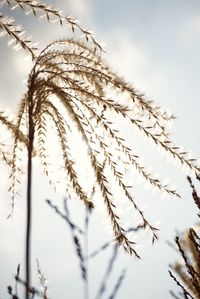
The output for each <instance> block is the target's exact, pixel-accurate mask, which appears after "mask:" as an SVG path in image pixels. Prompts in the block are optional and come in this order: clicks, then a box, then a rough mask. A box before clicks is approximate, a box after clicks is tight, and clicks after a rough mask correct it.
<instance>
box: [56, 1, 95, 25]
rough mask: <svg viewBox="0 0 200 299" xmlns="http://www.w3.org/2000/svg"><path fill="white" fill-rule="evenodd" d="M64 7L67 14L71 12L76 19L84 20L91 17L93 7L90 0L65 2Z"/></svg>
mask: <svg viewBox="0 0 200 299" xmlns="http://www.w3.org/2000/svg"><path fill="white" fill-rule="evenodd" d="M62 7H63V9H64V11H65V12H66V13H68V12H70V13H72V14H73V16H74V17H76V16H77V17H79V18H81V19H82V20H84V19H87V18H88V17H89V16H90V15H91V5H90V3H89V1H88V0H68V1H63V3H62Z"/></svg>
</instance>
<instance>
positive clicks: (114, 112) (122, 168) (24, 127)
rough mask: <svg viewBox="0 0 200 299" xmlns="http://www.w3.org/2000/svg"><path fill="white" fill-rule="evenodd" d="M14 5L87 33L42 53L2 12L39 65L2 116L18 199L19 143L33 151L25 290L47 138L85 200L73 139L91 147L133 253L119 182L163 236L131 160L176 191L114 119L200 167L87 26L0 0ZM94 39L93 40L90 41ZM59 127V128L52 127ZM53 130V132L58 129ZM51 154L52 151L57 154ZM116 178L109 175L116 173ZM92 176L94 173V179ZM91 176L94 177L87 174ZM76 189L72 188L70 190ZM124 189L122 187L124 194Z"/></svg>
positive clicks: (121, 237) (3, 23)
mask: <svg viewBox="0 0 200 299" xmlns="http://www.w3.org/2000/svg"><path fill="white" fill-rule="evenodd" d="M1 3H4V4H5V5H9V6H10V7H12V8H20V9H22V10H23V11H25V12H27V11H30V12H32V13H33V15H34V16H37V15H40V14H44V15H45V16H46V18H47V20H52V19H53V20H58V21H59V23H60V24H61V25H64V24H68V25H69V26H70V28H71V29H72V32H74V30H75V29H77V31H79V33H81V34H83V35H84V38H83V40H82V39H81V37H79V36H78V38H76V39H63V40H58V41H55V42H52V43H51V44H49V45H48V46H47V47H46V48H45V49H44V50H43V51H41V52H40V54H38V51H37V48H36V47H35V46H34V45H33V43H32V40H31V39H30V38H28V37H26V36H25V34H24V31H23V29H22V28H21V26H18V25H17V23H16V22H15V21H14V20H12V19H10V18H9V17H6V16H3V15H2V14H1V15H0V32H1V35H4V34H5V35H7V36H8V37H9V38H10V39H11V41H14V43H16V45H17V47H22V48H23V49H25V50H28V51H29V52H30V53H31V55H32V59H33V64H34V65H33V68H32V71H31V73H30V75H29V79H28V83H27V92H26V94H25V95H24V97H23V98H22V100H21V101H20V103H19V110H18V113H17V119H16V122H14V124H9V125H7V124H6V118H4V117H3V118H1V119H0V121H1V124H3V125H5V126H7V128H8V129H10V130H11V131H12V134H13V139H14V146H13V151H12V155H11V158H10V157H9V158H8V155H7V154H5V153H4V152H5V151H4V147H3V145H2V146H1V147H2V148H3V149H2V150H1V152H0V154H1V157H2V158H3V159H4V161H6V163H7V164H8V165H9V166H10V168H11V179H12V184H11V187H10V190H11V192H12V207H13V208H14V201H15V197H16V195H17V187H16V186H17V183H18V182H19V181H20V176H21V173H22V168H21V166H20V163H19V162H20V154H19V152H21V150H24V149H26V150H27V151H28V161H27V182H28V183H27V233H26V273H27V274H26V276H27V277H26V285H27V287H26V289H27V291H26V292H27V294H26V298H27V299H28V289H29V285H30V277H29V276H30V236H31V233H30V232H31V215H32V210H31V201H32V200H31V189H32V158H33V156H38V157H39V158H40V160H41V162H42V165H43V168H44V171H45V173H46V174H47V175H48V176H49V178H50V181H51V182H53V183H55V182H54V181H53V180H52V178H51V177H50V171H49V168H50V164H51V161H50V163H49V161H48V155H49V149H48V142H47V140H48V138H49V136H50V137H51V141H52V142H53V143H54V144H57V145H58V147H59V153H60V159H59V160H58V161H57V164H58V168H60V169H61V170H62V173H63V175H64V176H65V185H66V186H67V187H66V192H67V193H70V192H74V193H75V194H76V196H77V197H78V198H80V199H81V200H82V201H83V202H84V203H85V205H86V207H87V208H89V209H91V208H92V207H93V206H94V202H93V201H92V199H91V198H90V194H91V190H87V188H86V187H85V185H84V184H83V182H82V181H81V179H80V171H79V170H78V168H80V167H79V165H77V160H76V157H75V155H74V152H73V148H72V146H71V138H72V136H73V137H74V135H76V136H77V139H78V138H79V140H82V144H83V147H85V148H87V152H88V158H89V163H88V164H89V166H90V172H89V173H88V174H89V175H90V177H91V180H93V185H96V186H97V187H96V188H97V189H98V192H99V194H101V198H102V200H103V202H104V206H105V208H106V210H107V214H108V216H109V218H110V223H111V225H112V229H113V233H114V236H115V239H116V240H117V241H118V243H119V244H121V245H122V246H123V248H124V249H125V251H127V252H128V253H130V254H135V255H136V256H137V257H139V255H138V253H137V251H136V250H135V246H134V245H135V243H134V242H133V241H131V240H129V238H128V236H127V231H126V229H125V228H124V227H123V225H122V224H121V221H120V218H119V215H118V213H117V211H116V210H117V207H116V206H117V203H116V200H115V195H114V189H115V186H114V185H117V186H118V188H119V190H120V192H121V194H123V197H124V199H125V200H127V201H129V202H130V203H131V204H132V205H133V208H134V209H135V210H136V211H138V212H139V215H140V218H141V224H140V227H141V228H146V227H148V228H149V229H150V231H151V232H152V241H154V240H155V239H157V228H156V227H154V226H153V225H152V224H150V223H149V221H148V220H147V219H146V217H145V215H144V212H143V211H142V210H141V208H140V207H139V206H138V204H137V202H136V200H135V198H134V196H133V192H132V187H134V186H129V185H128V184H127V183H126V179H125V174H126V171H127V170H132V169H133V168H134V169H136V170H137V171H138V174H139V175H141V177H143V178H144V179H145V180H146V181H147V182H148V183H149V184H150V185H152V186H153V187H155V188H157V189H159V190H161V191H163V192H166V193H167V194H169V195H172V196H178V197H179V194H178V192H177V191H176V190H175V189H173V188H170V187H169V186H167V185H166V184H163V183H162V182H161V181H160V180H159V179H158V178H157V177H155V176H154V175H152V174H151V173H149V172H148V171H147V170H146V169H145V167H144V166H143V165H142V164H141V162H140V159H139V156H138V154H137V153H135V152H134V151H133V149H132V148H129V147H128V146H127V144H126V140H125V139H126V136H124V134H123V132H122V131H120V130H119V129H118V128H117V125H116V124H119V123H121V122H123V121H125V122H126V123H129V125H130V126H132V127H136V128H138V129H139V130H140V131H141V132H143V134H144V136H145V137H146V138H148V139H150V140H152V141H153V142H154V143H155V144H156V145H157V147H158V148H162V149H164V150H165V151H166V152H167V153H169V154H170V155H171V156H172V157H173V158H174V159H176V160H178V161H179V162H180V163H181V164H182V165H184V166H186V167H188V168H189V169H191V170H192V171H193V172H194V173H196V174H199V170H200V169H199V167H198V166H197V165H196V162H195V160H194V159H191V158H190V157H189V156H188V155H187V153H186V152H185V151H182V150H181V149H180V148H179V147H177V146H175V145H173V143H172V142H171V140H170V139H169V135H168V130H167V126H168V122H170V121H172V120H173V119H174V116H173V115H169V114H168V113H166V112H163V111H162V110H161V109H160V108H159V107H157V106H156V105H155V104H154V103H153V102H152V101H147V100H146V99H145V97H144V96H143V95H142V94H140V93H139V92H137V91H136V90H135V88H134V87H132V86H131V85H130V84H128V83H126V82H125V81H124V80H123V79H122V78H120V77H118V76H117V75H116V74H115V73H113V72H112V71H111V70H110V68H109V67H108V66H107V64H106V63H105V62H104V61H103V59H102V52H101V50H102V49H101V46H100V45H99V43H97V42H96V40H95V39H94V38H93V36H92V35H91V33H90V32H89V31H87V30H84V29H82V27H80V25H79V24H78V23H77V22H76V21H74V20H73V19H72V18H71V17H65V16H63V15H62V13H61V12H60V11H58V10H57V9H54V8H51V7H49V6H47V5H45V4H43V3H40V2H37V1H33V0H5V1H1ZM88 42H89V43H88ZM52 127H53V129H54V130H53V131H52ZM53 133H54V134H53ZM52 160H53V159H52ZM111 177H112V179H113V180H114V181H115V183H114V184H112V183H111V180H110V178H111ZM93 178H94V179H93ZM88 180H90V178H89V179H88ZM72 190H73V191H72ZM120 196H121V195H120Z"/></svg>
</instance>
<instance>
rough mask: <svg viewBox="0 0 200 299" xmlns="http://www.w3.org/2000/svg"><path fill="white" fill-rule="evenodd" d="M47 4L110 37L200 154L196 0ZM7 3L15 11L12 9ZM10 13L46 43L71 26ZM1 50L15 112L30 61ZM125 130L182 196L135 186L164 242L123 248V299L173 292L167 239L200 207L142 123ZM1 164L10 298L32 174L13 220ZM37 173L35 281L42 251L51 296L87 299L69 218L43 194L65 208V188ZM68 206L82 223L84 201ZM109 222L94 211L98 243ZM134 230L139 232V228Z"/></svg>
mask: <svg viewBox="0 0 200 299" xmlns="http://www.w3.org/2000/svg"><path fill="white" fill-rule="evenodd" d="M46 3H49V4H52V5H54V6H57V7H60V8H61V9H62V10H63V12H64V13H65V14H66V15H71V16H74V17H75V18H78V19H79V20H81V25H82V26H83V27H84V28H87V29H90V30H92V31H93V32H94V35H95V37H96V39H97V40H98V41H100V42H101V43H103V44H104V45H105V46H104V48H105V50H106V53H105V54H104V58H105V60H106V61H107V63H108V64H109V65H111V67H112V69H113V70H114V71H116V72H117V73H118V74H120V75H122V76H123V77H124V78H125V79H126V80H127V81H128V82H130V83H131V84H133V86H134V87H135V88H136V89H138V90H140V91H141V92H144V93H145V95H146V98H147V99H151V100H154V101H155V102H156V103H158V105H160V106H162V107H163V108H164V109H169V110H170V111H171V112H172V113H173V114H175V115H176V117H177V119H176V120H175V121H174V124H173V127H172V129H171V138H172V140H173V141H174V143H176V144H177V145H182V146H183V147H184V148H185V149H186V150H191V152H192V155H193V156H194V157H197V158H199V157H200V133H199V126H198V124H199V115H198V114H199V111H200V101H199V94H200V84H199V77H200V58H199V48H200V3H199V1H198V0H196V1H195V0H190V1H186V0H174V1H172V0H170V1H164V0H163V1H161V0H157V1H148V0H141V1H135V0H124V1H118V0H115V1H114V0H110V1H105V0H101V1H96V0H93V1H88V0H69V1H64V0H59V1H48V2H46ZM0 11H3V12H4V13H5V14H8V13H10V11H9V10H8V9H7V8H6V7H3V8H1V9H0ZM12 14H13V15H14V16H15V18H16V19H17V20H20V22H21V23H22V24H23V26H24V27H25V28H26V30H27V32H28V34H30V35H32V37H33V40H34V41H39V47H41V48H42V47H44V46H45V45H46V44H47V43H48V42H49V41H51V40H54V39H56V38H60V37H64V36H66V34H69V33H68V32H69V31H68V30H61V29H60V27H59V26H57V25H55V24H54V25H53V24H48V23H47V22H46V21H45V20H34V19H33V18H32V17H30V16H26V17H23V14H22V13H20V12H19V11H12ZM0 53H1V55H0V99H1V109H4V108H9V111H10V112H13V113H14V112H15V110H16V107H17V103H18V102H19V100H20V98H21V96H22V95H23V93H24V91H25V90H26V85H25V83H24V79H26V77H27V75H28V73H29V71H30V69H31V66H32V63H31V60H30V58H27V55H25V54H24V52H23V51H18V52H16V51H14V50H13V49H12V47H8V46H7V40H6V39H5V38H1V39H0ZM1 132H2V131H1ZM1 134H2V133H1ZM127 138H128V141H129V142H130V144H131V145H132V146H133V147H135V148H136V149H137V151H138V153H140V155H141V156H142V157H143V160H144V164H145V165H149V166H150V167H151V168H152V171H153V172H154V171H155V172H158V173H159V174H160V176H161V177H162V178H166V177H168V178H169V179H170V182H172V184H174V185H176V187H177V189H178V190H179V191H180V193H181V195H182V198H181V199H176V198H170V199H169V198H162V194H160V193H159V192H156V193H153V192H151V190H148V189H146V187H145V186H144V185H143V184H142V183H141V184H138V185H137V189H136V195H137V198H138V200H140V203H141V205H142V206H143V205H144V206H146V207H145V209H146V210H145V211H146V214H147V216H148V217H149V218H150V219H151V221H152V222H153V223H157V222H159V228H160V232H159V240H158V241H157V242H156V243H155V244H154V245H153V246H152V245H151V240H150V236H149V234H148V233H146V234H143V235H142V238H139V241H140V242H139V248H138V250H139V252H140V255H141V257H142V260H141V261H139V260H137V259H136V258H134V257H129V256H127V254H125V253H124V252H123V251H120V256H119V259H118V261H117V263H116V268H114V272H113V279H111V281H110V286H109V291H110V290H111V289H112V285H113V284H114V282H115V281H116V279H117V276H118V274H119V271H121V270H122V269H123V268H124V267H125V268H127V273H126V278H125V280H124V282H123V285H122V287H121V289H120V291H119V293H118V296H117V297H116V298H119V299H124V298H126V299H129V298H130V299H131V298H137V299H148V298H163V299H168V298H170V295H169V290H170V289H174V290H176V286H175V285H174V282H173V281H172V280H171V279H170V277H169V274H168V265H169V264H171V263H173V262H174V261H175V260H177V259H178V256H177V254H176V252H175V251H174V250H173V249H172V248H170V247H169V246H168V245H167V243H166V241H171V242H173V238H174V237H175V234H176V231H182V230H184V228H187V227H189V226H191V225H194V224H195V223H196V221H197V216H196V214H197V210H196V209H195V207H194V204H193V202H192V199H191V192H190V188H189V186H188V184H187V181H186V173H185V171H184V170H183V169H182V168H181V167H180V165H178V164H177V163H174V162H172V161H168V158H167V157H166V156H165V155H164V154H162V153H161V154H160V153H158V151H157V150H156V149H155V147H154V146H153V145H152V144H151V142H146V141H143V138H142V136H140V134H139V133H138V132H137V131H134V132H128V137H127ZM1 171H2V174H4V175H2V176H1V180H0V194H1V196H0V235H1V238H0V269H1V271H0V272H1V273H3V274H0V298H1V299H4V298H7V297H6V296H7V295H6V286H7V285H8V284H11V283H12V281H13V280H12V279H13V275H14V273H15V272H16V267H17V264H18V263H20V264H23V248H22V244H23V240H24V221H25V203H24V196H25V191H24V188H23V186H25V181H24V183H23V184H22V186H21V192H22V196H21V198H20V199H18V200H17V211H16V214H15V215H14V218H13V219H11V220H7V219H6V216H7V215H8V214H9V208H10V198H9V194H7V192H6V190H7V189H8V187H9V182H8V176H9V175H8V174H7V173H6V170H5V168H4V166H3V165H1ZM34 178H35V179H34V186H35V187H34V191H33V197H34V209H33V210H34V220H33V221H34V222H33V223H34V225H33V249H32V258H33V279H34V282H36V281H37V273H36V263H35V259H36V258H38V259H39V261H40V264H41V268H42V270H43V272H44V273H45V275H46V276H47V278H48V281H49V294H50V298H66V297H69V298H80V299H81V298H83V294H82V293H83V286H82V281H81V278H80V275H79V272H78V270H79V269H78V263H77V260H76V257H75V256H74V254H73V247H72V244H71V239H70V238H71V236H70V233H69V231H68V229H67V227H66V225H65V224H64V222H63V221H62V219H60V218H59V217H58V216H57V215H56V214H55V213H54V212H53V211H51V210H50V208H49V207H48V206H47V204H46V203H45V199H46V198H51V199H52V200H53V202H54V203H55V204H58V205H59V206H61V207H62V198H63V194H61V193H60V194H54V193H53V191H52V190H51V189H50V188H49V186H48V182H47V180H46V179H45V178H43V175H42V170H41V169H40V167H39V166H38V165H36V167H35V170H34ZM23 194H24V196H23ZM71 209H72V214H73V217H74V221H75V222H76V221H78V222H80V225H81V224H82V223H83V221H84V216H83V214H84V209H83V208H82V207H80V204H79V203H78V202H72V203H71ZM135 217H136V216H135ZM127 221H128V222H129V224H130V225H134V224H135V218H134V217H133V218H130V217H127ZM104 222H105V217H104V216H103V215H102V214H101V212H100V211H98V210H97V211H95V212H94V215H93V216H92V219H91V225H90V231H89V234H90V239H89V240H90V241H89V242H90V248H91V250H92V249H95V248H97V247H98V246H99V245H100V244H101V243H102V242H105V241H106V240H109V239H110V238H111V236H110V233H109V232H108V229H107V228H106V225H105V223H104ZM134 238H136V239H137V235H136V236H134ZM108 258H109V252H108V253H107V254H103V253H102V254H101V255H100V256H99V257H97V258H96V260H92V261H91V263H90V271H89V281H90V295H91V296H90V298H94V297H95V294H96V293H95V292H96V290H97V289H98V283H99V281H100V279H101V277H102V275H103V274H102V273H103V270H104V268H105V265H106V263H107V260H108ZM158 281H159V283H158ZM108 293H109V292H108ZM105 298H108V296H107V297H106V296H105Z"/></svg>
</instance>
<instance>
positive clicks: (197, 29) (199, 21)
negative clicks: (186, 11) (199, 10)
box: [183, 14, 200, 39]
mask: <svg viewBox="0 0 200 299" xmlns="http://www.w3.org/2000/svg"><path fill="white" fill-rule="evenodd" d="M183 34H184V37H186V38H187V39H188V38H191V37H192V38H193V37H195V36H197V35H198V36H199V35H200V14H196V15H193V16H192V17H191V18H190V19H189V20H188V21H187V22H186V23H185V28H184V31H183Z"/></svg>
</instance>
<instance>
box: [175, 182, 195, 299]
mask: <svg viewBox="0 0 200 299" xmlns="http://www.w3.org/2000/svg"><path fill="white" fill-rule="evenodd" d="M188 181H189V184H190V186H191V188H192V197H193V200H194V203H195V204H196V206H197V207H198V210H199V208H200V205H199V196H198V193H197V191H196V188H195V186H194V185H193V183H192V180H191V178H190V177H188ZM198 216H199V215H198ZM175 241H176V245H177V250H178V253H179V254H180V256H181V258H182V261H183V262H182V263H180V262H176V263H174V264H173V265H171V270H172V271H173V272H174V273H175V274H176V275H177V277H178V279H177V278H176V277H175V275H174V274H173V273H172V271H169V273H170V276H171V277H172V278H173V279H174V280H175V282H176V284H177V285H178V286H179V287H180V288H181V289H182V293H181V294H180V297H181V298H194V299H199V298H200V236H199V224H198V225H196V227H194V228H190V229H188V230H187V231H186V232H185V233H184V235H183V236H182V237H178V236H177V237H176V239H175ZM172 296H174V294H173V293H172Z"/></svg>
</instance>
